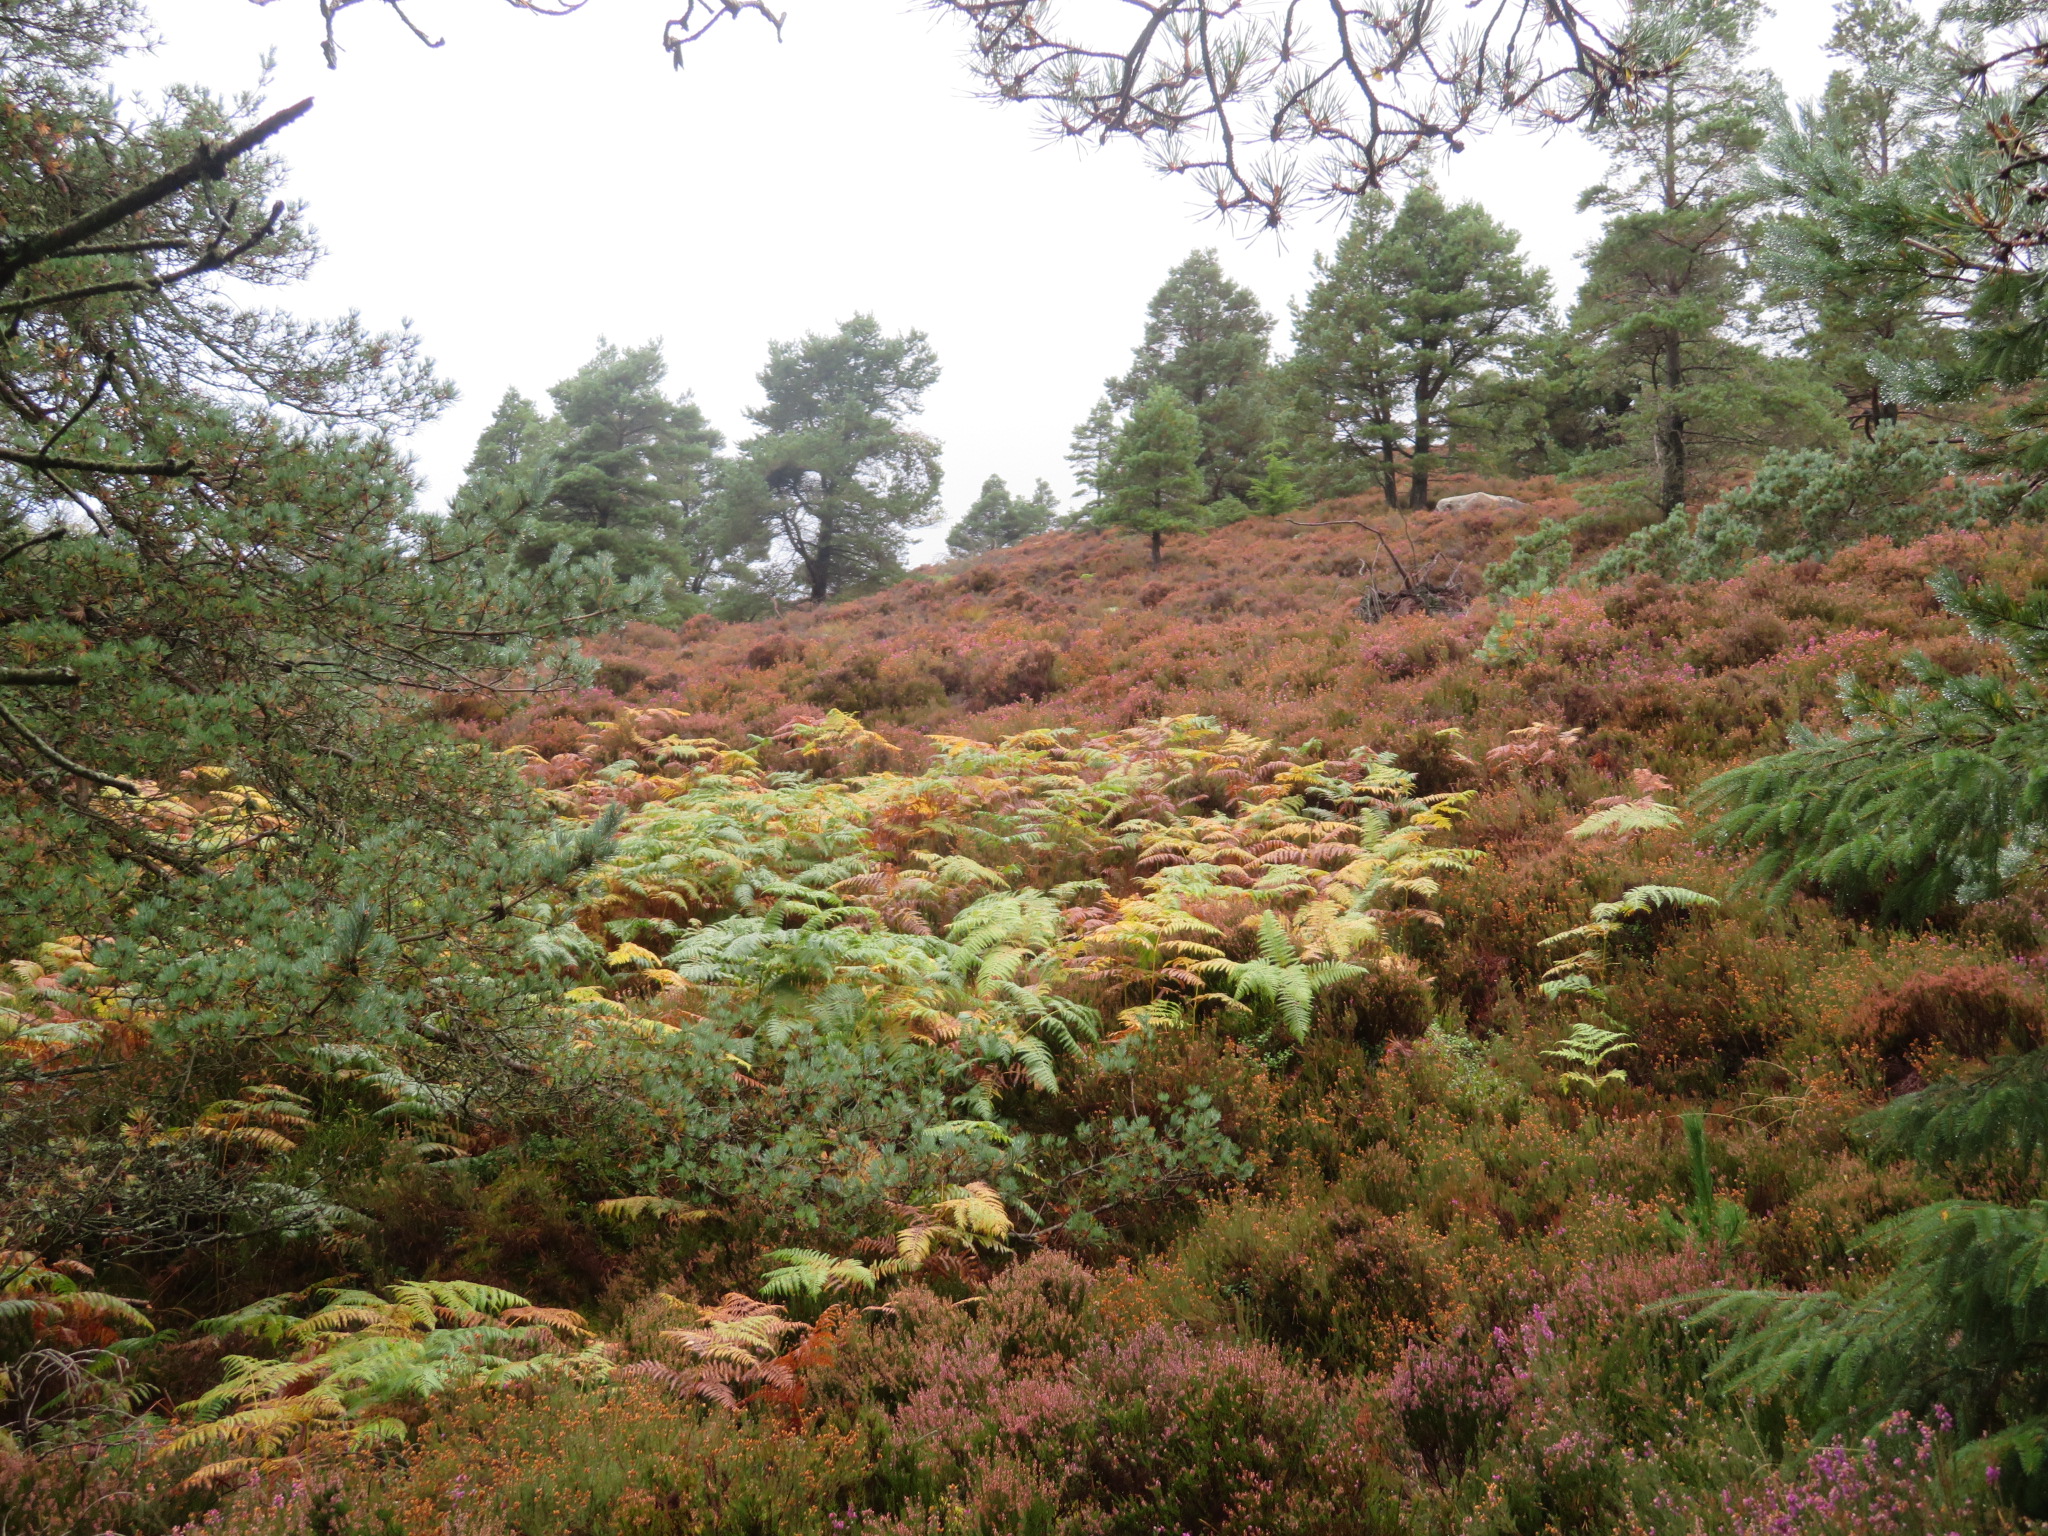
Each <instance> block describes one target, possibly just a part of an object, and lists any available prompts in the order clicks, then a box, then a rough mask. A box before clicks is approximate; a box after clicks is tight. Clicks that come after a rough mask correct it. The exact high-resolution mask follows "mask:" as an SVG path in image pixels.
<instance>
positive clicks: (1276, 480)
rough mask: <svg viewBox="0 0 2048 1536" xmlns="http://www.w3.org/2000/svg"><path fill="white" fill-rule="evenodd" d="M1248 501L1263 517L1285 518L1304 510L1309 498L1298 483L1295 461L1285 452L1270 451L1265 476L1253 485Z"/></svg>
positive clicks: (1267, 454)
mask: <svg viewBox="0 0 2048 1536" xmlns="http://www.w3.org/2000/svg"><path fill="white" fill-rule="evenodd" d="M1245 498H1246V501H1247V503H1248V504H1249V505H1250V507H1251V509H1252V510H1253V511H1254V512H1256V513H1257V514H1258V515H1259V516H1260V517H1285V516H1286V515H1287V514H1288V513H1289V512H1295V511H1299V510H1300V508H1301V506H1302V504H1303V502H1304V501H1305V500H1306V498H1305V497H1304V496H1303V494H1302V491H1301V487H1300V486H1299V485H1298V484H1297V483H1296V471H1295V465H1294V460H1293V459H1292V458H1291V457H1289V456H1288V453H1287V451H1286V449H1285V448H1282V447H1277V446H1276V447H1273V448H1269V449H1267V450H1266V469H1265V473H1264V474H1262V475H1260V476H1259V478H1258V479H1256V480H1254V481H1253V482H1252V483H1251V486H1250V488H1249V489H1248V490H1246V492H1245Z"/></svg>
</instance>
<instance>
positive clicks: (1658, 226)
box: [1572, 0, 1840, 518]
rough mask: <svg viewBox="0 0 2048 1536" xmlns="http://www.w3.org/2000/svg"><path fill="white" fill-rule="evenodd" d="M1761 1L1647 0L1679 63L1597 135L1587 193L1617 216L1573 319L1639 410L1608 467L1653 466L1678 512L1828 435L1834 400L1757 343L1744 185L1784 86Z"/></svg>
mask: <svg viewBox="0 0 2048 1536" xmlns="http://www.w3.org/2000/svg"><path fill="white" fill-rule="evenodd" d="M1759 10H1760V7H1759V6H1757V5H1756V4H1754V3H1753V0H1710V3H1703V4H1696V5H1686V6H1682V7H1670V6H1662V5H1657V4H1651V3H1647V0H1645V3H1638V4H1635V5H1633V6H1631V7H1630V11H1629V16H1630V21H1631V23H1632V24H1633V25H1635V26H1637V27H1639V28H1641V29H1643V30H1644V31H1645V33H1646V34H1647V35H1650V36H1654V37H1655V38H1656V39H1657V43H1656V48H1657V51H1658V53H1659V56H1660V57H1663V58H1667V59H1672V60H1675V61H1677V62H1676V63H1675V64H1674V65H1673V66H1672V67H1670V68H1668V69H1667V70H1665V71H1664V72H1663V73H1662V74H1661V75H1660V77H1659V78H1658V79H1657V80H1656V81H1654V82H1651V83H1650V84H1648V85H1647V86H1646V87H1645V88H1644V89H1643V90H1642V91H1640V92H1637V93H1633V94H1632V95H1631V96H1630V98H1629V100H1628V101H1627V102H1625V103H1623V104H1621V105H1620V106H1619V108H1618V109H1617V110H1616V111H1614V112H1612V113H1609V114H1607V115H1606V116H1605V117H1604V118H1603V119H1602V120H1601V122H1600V123H1599V124H1598V125H1597V127H1596V128H1595V129H1594V130H1593V137H1594V138H1595V140H1596V141H1597V142H1599V143H1600V144H1602V146H1603V147H1605V148H1606V149H1607V150H1608V152H1609V155H1610V157H1611V158H1610V166H1609V179H1608V181H1607V183H1606V184H1605V185H1602V186H1598V187H1595V188H1593V189H1591V190H1590V191H1588V192H1587V193H1585V194H1584V196H1583V197H1581V199H1580V206H1581V207H1587V206H1598V207H1601V208H1604V209H1607V210H1609V211H1610V213H1611V215H1612V216H1611V217H1610V218H1609V220H1608V223H1607V225H1606V227H1605V228H1604V229H1603V230H1602V232H1601V236H1600V239H1599V240H1598V241H1597V242H1596V243H1595V245H1594V247H1593V249H1592V250H1591V251H1590V252H1589V253H1588V254H1587V259H1586V280H1585V284H1584V286H1583V287H1582V288H1581V290H1580V293H1579V301H1578V306H1577V308H1576V310H1575V311H1574V313H1573V316H1572V326H1573V329H1574V330H1575V331H1576V332H1577V333H1578V334H1579V335H1581V336H1582V337H1585V338H1587V339H1588V340H1590V341H1592V342H1594V343H1595V344H1596V346H1597V349H1598V365H1597V366H1598V369H1599V371H1600V373H1601V375H1602V377H1603V378H1604V381H1605V383H1606V386H1607V387H1608V388H1609V389H1610V390H1612V391H1615V392H1617V393H1620V394H1622V395H1624V396H1626V397H1627V398H1628V399H1629V400H1631V401H1632V402H1633V404H1632V408H1631V409H1630V410H1629V411H1628V412H1627V413H1626V414H1625V415H1623V416H1621V417H1620V418H1618V419H1617V420H1616V421H1615V423H1614V424H1613V431H1614V438H1615V442H1614V446H1613V447H1612V448H1611V449H1607V450H1605V451H1604V452H1603V454H1602V458H1603V459H1604V460H1605V461H1606V462H1607V464H1608V465H1609V467H1617V468H1618V467H1624V466H1625V467H1627V468H1629V469H1630V470H1632V471H1634V472H1636V473H1639V474H1643V475H1644V477H1645V483H1644V489H1645V491H1646V493H1647V497H1648V499H1649V500H1650V501H1651V503H1652V504H1653V505H1654V506H1655V507H1656V508H1657V510H1658V511H1659V512H1661V513H1663V514H1664V515H1665V516H1666V517H1667V518H1668V517H1669V516H1671V515H1672V514H1673V512H1674V511H1675V510H1676V509H1677V508H1678V507H1679V506H1680V505H1681V504H1683V503H1684V502H1686V501H1687V500H1689V499H1691V497H1692V493H1693V490H1694V486H1695V483H1696V481H1697V479H1698V477H1699V476H1700V474H1701V472H1702V471H1703V470H1706V469H1709V468H1711V467H1713V466H1714V464H1715V463H1716V462H1717V461H1718V462H1721V463H1725V462H1726V461H1727V459H1728V457H1729V455H1730V453H1731V450H1733V451H1734V452H1736V453H1747V454H1750V455H1754V454H1757V453H1761V452H1762V451H1764V450H1766V449H1768V448H1771V447H1775V446H1788V445H1799V446H1804V445H1805V444H1808V443H1813V442H1825V441H1827V440H1828V439H1829V437H1830V436H1831V435H1833V434H1838V433H1839V430H1840V429H1839V426H1838V424H1837V423H1836V421H1835V404H1834V401H1833V400H1832V399H1830V398H1829V397H1828V396H1827V394H1826V392H1825V391H1824V390H1823V389H1822V388H1821V387H1820V386H1819V385H1818V382H1817V381H1816V380H1815V379H1814V378H1813V377H1812V376H1811V375H1810V374H1809V373H1808V372H1807V370H1806V369H1805V368H1804V367H1803V366H1801V365H1799V364H1796V363H1792V362H1788V361H1786V360H1784V359H1778V358H1772V357H1769V356H1767V355H1766V354H1765V353H1764V352H1763V350H1762V349H1761V348H1759V347H1757V346H1754V345H1752V344H1750V343H1748V342H1747V341H1745V340H1744V339H1743V338H1742V336H1741V334H1740V333H1741V331H1742V330H1743V329H1744V327H1745V324H1746V321H1747V315H1746V309H1747V305H1748V293H1747V288H1748V274H1747V272H1746V271H1745V269H1744V262H1743V256H1744V245H1745V243H1746V240H1747V234H1746V222H1747V215H1748V214H1749V212H1750V209H1751V205H1752V203H1753V200H1754V194H1753V192H1752V191H1751V189H1750V188H1749V187H1748V186H1746V185H1745V173H1746V171H1747V168H1748V164H1749V161H1750V157H1751V155H1752V154H1753V153H1754V152H1755V150H1756V148H1757V146H1758V144H1759V142H1760V140H1761V137H1762V132H1763V128H1762V119H1763V118H1764V116H1765V115H1766V114H1767V113H1768V111H1769V110H1770V108H1771V106H1772V104H1773V102H1774V100H1775V88H1774V85H1773V84H1772V83H1771V82H1769V81H1768V78H1767V77H1766V76H1764V75H1763V74H1762V73H1761V72H1759V71H1755V70H1750V69H1745V68H1744V67H1743V64H1742V60H1743V55H1744V52H1745V50H1746V48H1747V46H1748V41H1749V37H1750V34H1751V32H1752V31H1753V29H1754V27H1755V25H1756V20H1757V16H1758V13H1759Z"/></svg>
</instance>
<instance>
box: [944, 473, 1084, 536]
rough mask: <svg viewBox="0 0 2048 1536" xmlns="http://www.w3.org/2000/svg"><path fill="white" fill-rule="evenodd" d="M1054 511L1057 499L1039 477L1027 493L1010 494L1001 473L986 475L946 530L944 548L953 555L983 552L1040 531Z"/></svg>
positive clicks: (1055, 511) (1044, 529)
mask: <svg viewBox="0 0 2048 1536" xmlns="http://www.w3.org/2000/svg"><path fill="white" fill-rule="evenodd" d="M1058 515H1059V502H1058V499H1057V498H1056V497H1055V496H1054V495H1053V490H1052V487H1051V486H1050V485H1047V484H1046V483H1045V482H1044V481H1043V480H1041V481H1039V482H1038V484H1037V486H1036V487H1035V488H1034V489H1033V490H1032V492H1031V494H1030V495H1029V496H1013V495H1011V494H1010V488H1009V486H1008V485H1007V484H1006V483H1004V480H1003V477H1002V476H1001V475H990V476H989V477H988V479H986V480H984V481H983V482H982V484H981V494H980V495H979V496H977V497H975V499H974V505H973V506H971V507H969V508H968V509H967V511H966V513H965V514H964V515H963V516H962V517H961V519H960V521H959V522H957V523H955V524H954V525H953V526H952V528H950V529H949V530H947V533H946V548H947V549H948V550H949V551H951V552H952V553H953V554H955V555H985V554H987V553H988V552H989V551H990V550H992V549H1003V548H1006V547H1008V546H1009V545H1011V544H1017V543H1021V542H1022V541H1023V540H1025V539H1028V538H1030V537H1032V536H1033V535H1034V534H1040V533H1044V532H1045V531H1046V529H1048V528H1050V527H1051V526H1052V524H1053V519H1054V518H1055V517H1057V516H1058Z"/></svg>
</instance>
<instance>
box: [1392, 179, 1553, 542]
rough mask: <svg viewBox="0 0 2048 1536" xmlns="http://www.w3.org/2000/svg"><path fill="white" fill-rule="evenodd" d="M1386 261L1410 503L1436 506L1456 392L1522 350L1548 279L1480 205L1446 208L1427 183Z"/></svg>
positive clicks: (1399, 224)
mask: <svg viewBox="0 0 2048 1536" xmlns="http://www.w3.org/2000/svg"><path fill="white" fill-rule="evenodd" d="M1387 245H1388V247H1389V249H1388V250H1387V251H1385V252H1384V253H1383V255H1382V259H1383V260H1386V261H1388V263H1389V265H1390V267H1391V269H1392V270H1391V278H1392V283H1393V288H1394V305H1393V315H1392V317H1391V318H1392V333H1391V335H1392V340H1393V343H1394V345H1395V347H1396V348H1397V349H1398V350H1399V355H1400V357H1401V361H1402V369H1403V375H1404V379H1403V382H1404V390H1403V392H1404V394H1405V395H1406V398H1407V406H1408V443H1409V459H1408V505H1409V506H1411V507H1426V506H1428V505H1429V472H1430V469H1431V468H1432V467H1433V466H1434V464H1435V463H1436V456H1435V455H1436V449H1437V447H1438V445H1439V444H1440V443H1442V442H1443V441H1444V440H1445V439H1446V438H1447V437H1448V436H1449V433H1450V431H1451V425H1450V420H1449V416H1450V407H1451V404H1452V402H1453V401H1455V399H1456V395H1457V391H1458V390H1459V389H1460V388H1462V387H1463V386H1465V385H1468V384H1469V383H1470V382H1471V380H1472V377H1473V375H1474V374H1475V373H1476V372H1477V371H1478V370H1479V369H1480V368H1481V367H1483V366H1484V365H1486V364H1487V363H1489V362H1492V361H1495V360H1497V359H1499V358H1501V357H1503V356H1505V355H1507V354H1508V353H1510V352H1511V351H1513V350H1514V349H1516V348H1517V347H1518V346H1519V345H1520V344H1521V343H1522V342H1523V341H1524V340H1525V339H1526V337H1527V336H1528V334H1529V332H1530V330H1531V328H1532V326H1533V325H1534V323H1536V322H1539V321H1540V320H1541V319H1542V317H1543V313H1544V311H1545V310H1546V309H1547V308H1548V307H1549V304H1550V279H1549V277H1548V275H1547V274H1545V273H1543V272H1540V271H1536V272H1532V271H1531V270H1530V269H1529V266H1528V263H1527V262H1526V261H1525V260H1524V258H1523V257H1522V256H1521V255H1520V254H1518V253H1517V252H1516V250H1515V245H1516V240H1515V236H1514V235H1513V234H1512V233H1510V232H1509V231H1507V230H1505V229H1503V228H1501V226H1500V225H1499V224H1497V223H1495V222H1494V220H1493V218H1492V217H1491V216H1490V215H1489V214H1488V213H1487V212H1486V210H1485V209H1484V208H1482V207H1480V206H1479V204H1477V203H1460V204H1458V205H1457V206H1456V207H1455V208H1447V207H1445V206H1444V202H1443V199H1442V198H1440V197H1439V196H1437V194H1436V192H1435V190H1434V189H1433V188H1431V187H1429V186H1427V185H1423V186H1418V187H1415V188H1414V189H1413V190H1411V191H1410V192H1409V193H1408V195H1407V197H1405V198H1404V199H1402V202H1401V211H1400V212H1399V213H1398V214H1396V215H1395V217H1394V222H1393V227H1392V228H1391V229H1390V230H1389V231H1388V235H1387Z"/></svg>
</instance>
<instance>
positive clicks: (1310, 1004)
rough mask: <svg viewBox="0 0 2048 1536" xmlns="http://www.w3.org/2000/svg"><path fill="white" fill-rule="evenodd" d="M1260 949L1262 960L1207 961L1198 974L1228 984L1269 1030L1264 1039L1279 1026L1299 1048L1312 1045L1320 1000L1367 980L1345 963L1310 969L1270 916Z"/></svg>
mask: <svg viewBox="0 0 2048 1536" xmlns="http://www.w3.org/2000/svg"><path fill="white" fill-rule="evenodd" d="M1258 944H1259V952H1258V956H1257V958H1256V959H1252V960H1231V959H1228V958H1227V957H1219V958H1217V959H1214V960H1204V961H1201V962H1199V963H1198V964H1196V965H1195V967H1194V969H1195V970H1196V971H1197V972H1199V973H1201V974H1203V975H1206V976H1214V977H1216V978H1217V979H1218V980H1219V981H1221V982H1222V984H1223V985H1224V987H1226V988H1227V989H1228V991H1229V994H1230V996H1231V997H1232V998H1233V999H1234V1000H1235V1001H1236V1002H1237V1004H1238V1006H1239V1007H1241V1008H1243V1009H1245V1010H1246V1011H1247V1012H1249V1013H1250V1014H1251V1015H1252V1017H1253V1019H1254V1020H1255V1021H1256V1022H1258V1023H1259V1024H1262V1025H1263V1026H1264V1029H1263V1030H1262V1031H1261V1038H1264V1037H1266V1036H1270V1034H1271V1033H1272V1031H1273V1027H1274V1026H1275V1025H1276V1024H1277V1025H1278V1026H1279V1027H1281V1028H1283V1029H1285V1030H1286V1031H1287V1033H1288V1034H1289V1035H1290V1036H1292V1037H1293V1038H1294V1040H1295V1042H1296V1043H1297V1044H1299V1043H1300V1042H1301V1041H1303V1040H1306V1039H1307V1038H1308V1031H1309V1025H1310V1023H1311V1022H1312V1021H1313V1020H1314V1018H1315V1009H1316V999H1317V998H1318V997H1319V996H1320V995H1321V994H1322V993H1323V992H1325V991H1327V990H1328V989H1329V988H1331V987H1334V986H1341V985H1343V984H1344V983H1345V982H1349V981H1357V980H1360V979H1362V978H1363V977H1364V976H1365V975H1366V974H1367V973H1366V971H1365V970H1364V968H1363V967H1361V966H1356V965H1346V964H1344V963H1343V962H1342V961H1336V960H1324V961H1320V962H1317V963H1315V964H1308V963H1305V962H1304V961H1303V959H1302V956H1301V953H1300V951H1299V950H1297V949H1296V948H1295V947H1294V941H1293V940H1292V939H1291V938H1289V937H1288V934H1287V929H1286V928H1285V927H1284V926H1283V925H1282V924H1281V922H1280V920H1279V919H1278V918H1277V917H1275V916H1274V915H1273V914H1272V913H1270V912H1265V913H1261V914H1260V916H1259V927H1258Z"/></svg>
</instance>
